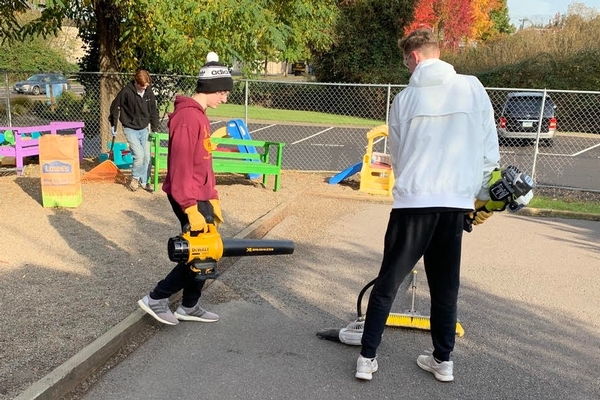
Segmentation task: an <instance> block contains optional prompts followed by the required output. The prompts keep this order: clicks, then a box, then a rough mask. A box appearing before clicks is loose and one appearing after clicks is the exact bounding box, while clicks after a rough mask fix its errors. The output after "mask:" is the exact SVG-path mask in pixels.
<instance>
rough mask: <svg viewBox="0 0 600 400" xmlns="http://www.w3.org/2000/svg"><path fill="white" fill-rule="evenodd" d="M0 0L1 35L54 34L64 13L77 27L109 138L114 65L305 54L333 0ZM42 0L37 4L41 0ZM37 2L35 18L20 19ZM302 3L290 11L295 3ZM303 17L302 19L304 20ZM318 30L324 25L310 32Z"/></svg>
mask: <svg viewBox="0 0 600 400" xmlns="http://www.w3.org/2000/svg"><path fill="white" fill-rule="evenodd" d="M39 3H40V4H38V2H33V3H29V2H27V1H24V0H0V21H2V22H1V23H0V36H1V38H2V39H3V40H9V41H17V40H20V39H22V38H24V37H27V36H34V35H42V36H46V35H51V34H55V33H56V32H57V31H58V30H59V29H60V28H61V26H62V23H63V21H64V20H65V19H68V20H71V21H73V22H74V24H75V25H76V26H77V27H78V28H79V31H80V35H81V37H82V39H83V40H84V42H85V43H86V44H87V47H88V49H89V50H88V54H87V55H86V57H84V59H83V60H82V63H81V69H82V71H100V72H102V73H103V74H102V75H101V81H100V104H99V107H100V121H99V122H100V126H101V132H102V134H103V142H106V141H108V139H109V135H110V133H109V129H108V122H107V119H106V118H105V117H103V116H107V115H108V108H109V106H110V102H111V100H112V99H113V98H114V96H115V95H116V93H117V91H118V90H119V88H120V87H121V82H120V81H119V78H118V75H116V74H114V73H116V72H133V71H134V70H135V69H137V68H146V69H148V70H150V71H151V72H153V73H179V74H196V73H197V71H198V70H199V69H200V66H201V65H202V64H203V63H204V61H205V57H206V54H207V53H208V51H215V52H217V53H218V54H219V55H220V56H221V60H222V61H223V62H226V63H229V64H232V63H233V61H234V60H238V61H241V62H242V63H243V65H244V70H245V71H246V72H249V71H252V70H256V67H257V66H258V63H259V60H262V59H265V57H269V56H274V55H282V56H283V57H287V58H290V59H293V58H295V57H301V56H302V55H304V54H308V52H309V50H308V49H309V48H310V47H309V46H314V47H315V48H322V47H323V46H325V45H326V44H327V43H328V39H327V34H326V33H327V32H328V30H326V29H323V27H326V26H329V25H330V24H331V21H332V20H333V18H334V15H335V9H334V8H333V2H332V0H320V1H312V2H311V1H308V0H295V1H284V0H205V1H203V2H198V1H196V0H171V1H167V0H137V1H132V0H46V1H44V2H39ZM42 3H43V4H42ZM32 7H37V8H39V10H40V16H39V18H36V19H35V20H32V21H27V22H22V20H21V19H20V17H21V15H22V14H23V13H24V12H26V11H27V10H30V9H31V8H32ZM298 10H300V11H302V13H301V15H300V16H298V15H295V14H294V12H295V11H298ZM304 20H307V21H308V22H306V21H304ZM317 31H319V32H324V33H316V32H317Z"/></svg>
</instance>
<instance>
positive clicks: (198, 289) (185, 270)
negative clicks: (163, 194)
mask: <svg viewBox="0 0 600 400" xmlns="http://www.w3.org/2000/svg"><path fill="white" fill-rule="evenodd" d="M167 197H168V199H169V203H171V207H172V208H173V212H174V213H175V215H176V216H177V219H178V220H179V223H180V224H181V231H182V232H183V231H184V227H185V226H186V225H188V224H189V220H188V216H187V214H186V213H185V212H183V210H182V209H181V206H180V205H179V204H177V203H176V202H175V200H174V199H173V198H172V197H171V196H170V195H169V196H167ZM206 203H208V202H199V205H198V208H199V210H200V211H201V212H202V214H203V215H204V217H205V218H206V219H207V221H208V220H209V219H210V220H211V221H212V217H213V216H212V215H210V216H207V215H206V213H207V211H206ZM208 204H210V203H208ZM201 206H202V207H201ZM209 209H210V213H212V207H210V206H209ZM196 276H197V274H196V273H194V272H193V271H192V270H191V269H190V266H189V265H188V264H186V263H181V262H180V263H178V264H177V265H176V266H175V268H173V269H172V270H171V272H169V274H168V275H167V276H166V277H165V279H163V280H162V281H160V282H158V284H157V285H156V287H155V288H154V290H153V291H152V292H151V293H150V297H151V298H153V299H155V300H158V299H164V298H167V297H171V295H173V294H175V293H177V292H179V291H180V290H181V289H183V294H182V298H181V305H183V306H184V307H193V306H195V305H196V303H198V300H199V299H200V296H201V295H202V288H203V287H204V282H205V281H204V280H197V279H196Z"/></svg>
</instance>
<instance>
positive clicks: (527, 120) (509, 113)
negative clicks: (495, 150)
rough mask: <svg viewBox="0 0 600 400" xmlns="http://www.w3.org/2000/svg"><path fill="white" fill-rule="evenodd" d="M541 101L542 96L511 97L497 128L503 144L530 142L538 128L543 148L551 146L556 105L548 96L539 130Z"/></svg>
mask: <svg viewBox="0 0 600 400" xmlns="http://www.w3.org/2000/svg"><path fill="white" fill-rule="evenodd" d="M542 100H544V93H542V92H512V93H509V94H508V96H507V97H506V102H505V103H504V107H502V111H501V112H500V118H498V123H497V126H496V128H497V131H498V138H499V139H500V141H501V142H503V143H508V144H512V143H516V142H517V141H527V142H531V141H533V140H535V139H536V138H537V132H538V126H539V127H540V129H539V131H540V144H542V145H547V146H552V144H553V142H554V135H555V133H556V129H557V122H556V105H555V104H554V102H553V101H552V99H551V98H550V96H548V95H546V100H545V101H544V111H543V113H541V114H542V115H541V126H540V111H541V110H542Z"/></svg>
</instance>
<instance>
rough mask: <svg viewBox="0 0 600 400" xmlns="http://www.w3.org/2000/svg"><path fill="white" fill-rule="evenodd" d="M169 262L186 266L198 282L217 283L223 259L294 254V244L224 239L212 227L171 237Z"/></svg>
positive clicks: (278, 241) (212, 225) (289, 241)
mask: <svg viewBox="0 0 600 400" xmlns="http://www.w3.org/2000/svg"><path fill="white" fill-rule="evenodd" d="M167 252H168V255H169V260H171V261H173V262H184V263H186V264H188V265H189V266H190V269H191V270H192V271H193V272H195V273H196V274H197V279H215V278H216V277H217V276H218V273H217V268H216V267H217V261H219V260H220V259H221V258H222V257H240V256H267V255H280V254H292V253H293V252H294V242H292V241H291V240H270V239H266V240H265V239H222V238H221V235H220V234H219V232H218V231H217V228H216V226H215V225H214V224H213V223H209V224H208V230H207V232H191V231H187V232H184V233H182V234H181V235H178V236H175V237H172V238H170V239H169V241H168V244H167Z"/></svg>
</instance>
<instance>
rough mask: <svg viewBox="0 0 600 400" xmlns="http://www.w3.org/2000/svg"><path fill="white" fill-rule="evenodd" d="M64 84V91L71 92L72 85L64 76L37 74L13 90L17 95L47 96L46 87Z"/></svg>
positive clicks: (19, 83)
mask: <svg viewBox="0 0 600 400" xmlns="http://www.w3.org/2000/svg"><path fill="white" fill-rule="evenodd" d="M55 84H62V85H63V89H64V90H70V89H71V84H69V81H68V80H67V78H65V76H64V75H63V74H35V75H32V76H30V77H29V78H27V80H26V81H21V82H17V83H15V84H14V86H13V89H14V90H15V92H17V93H21V94H23V93H25V94H34V95H38V94H46V85H55Z"/></svg>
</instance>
